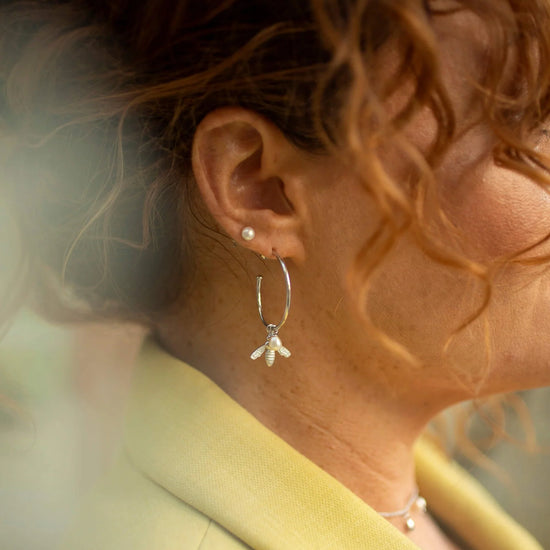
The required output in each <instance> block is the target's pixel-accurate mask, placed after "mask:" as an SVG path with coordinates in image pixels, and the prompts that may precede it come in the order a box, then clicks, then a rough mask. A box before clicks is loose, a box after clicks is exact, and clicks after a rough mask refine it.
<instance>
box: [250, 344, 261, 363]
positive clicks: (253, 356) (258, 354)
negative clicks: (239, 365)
mask: <svg viewBox="0 0 550 550" xmlns="http://www.w3.org/2000/svg"><path fill="white" fill-rule="evenodd" d="M264 351H265V344H263V345H262V346H260V347H259V348H258V349H256V350H254V351H253V352H252V354H251V355H250V359H253V360H256V359H258V357H261V356H262V353H263V352H264Z"/></svg>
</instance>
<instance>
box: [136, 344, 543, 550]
mask: <svg viewBox="0 0 550 550" xmlns="http://www.w3.org/2000/svg"><path fill="white" fill-rule="evenodd" d="M126 434H127V435H126V448H127V451H128V453H129V456H130V459H131V460H132V462H133V463H134V465H135V466H136V467H137V468H138V469H140V470H141V471H142V472H143V473H144V474H145V475H147V476H148V477H150V478H151V479H153V480H154V481H155V482H156V483H158V484H160V485H161V486H163V487H164V488H165V489H167V490H168V491H170V492H171V493H172V494H174V495H175V496H177V497H178V498H180V499H181V500H183V501H185V502H186V503H188V504H189V505H191V506H193V507H194V508H196V509H197V510H199V511H200V512H202V513H203V514H205V515H206V516H208V517H210V518H212V519H213V520H214V521H215V522H217V523H219V524H220V525H222V526H223V527H224V528H225V529H227V530H228V531H230V532H231V533H233V534H234V535H235V536H236V537H238V538H239V539H241V540H242V541H244V542H245V543H246V544H248V545H249V546H251V547H252V548H269V549H272V550H288V549H289V548H291V549H293V550H301V549H304V550H305V549H308V550H310V549H313V548H315V549H319V550H321V549H327V550H328V549H332V550H334V549H338V550H346V549H349V550H358V549H368V548H376V549H377V550H394V549H395V550H407V549H408V550H418V548H417V546H416V545H414V544H413V543H412V542H411V541H410V540H409V539H408V538H407V537H405V536H404V535H403V534H401V533H400V532H399V531H398V530H397V529H395V528H394V527H393V526H392V525H390V524H389V523H388V522H387V521H386V520H384V519H383V518H381V517H380V516H379V515H378V514H377V513H376V512H375V511H374V510H373V509H372V508H370V507H369V506H368V505H366V504H365V503H364V502H363V501H362V500H360V499H359V498H358V497H356V496H355V495H354V494H353V493H352V492H351V491H349V490H348V489H346V488H345V487H344V486H343V485H342V484H341V483H339V482H338V481H336V480H335V479H334V478H333V477H331V476H330V475H329V474H327V473H326V472H324V471H323V470H321V469H320V468H319V467H317V466H316V465H315V464H313V463H312V462H311V461H309V460H308V459H307V458H305V457H304V456H303V455H301V454H300V453H298V452H297V451H296V450H294V449H293V448H292V447H290V446H289V445H287V444H286V443H285V442H284V441H283V440H281V439H280V438H279V437H278V436H276V435H275V434H274V433H272V432H271V431H269V430H268V429H267V428H265V427H264V426H263V425H262V424H261V423H260V422H259V421H258V420H256V419H255V418H254V417H253V416H252V415H251V414H250V413H248V412H247V411H246V410H245V409H243V408H242V407H241V406H240V405H239V404H238V403H236V402H235V401H233V400H232V399H231V398H230V397H229V396H228V395H227V394H225V393H224V392H223V391H222V390H221V389H220V388H219V387H218V386H216V385H215V384H214V383H213V382H212V381H211V380H210V379H208V378H207V377H206V376H204V375H203V374H202V373H200V372H199V371H197V370H195V369H193V368H192V367H190V366H188V365H186V364H185V363H183V362H181V361H179V360H177V359H175V358H173V357H171V356H170V355H168V354H167V353H165V352H164V351H162V350H161V349H160V348H158V347H157V346H156V345H155V344H154V343H152V342H150V341H149V342H147V343H146V344H145V346H144V349H143V351H142V354H141V358H140V364H139V366H138V369H137V372H136V381H135V386H134V392H133V396H132V399H131V401H130V410H129V414H128V426H127V432H126ZM417 451H418V452H417V459H418V465H419V468H418V475H419V485H420V489H421V492H422V493H423V494H424V495H425V496H426V498H427V499H428V503H429V504H430V506H431V511H432V512H434V513H435V515H440V516H441V517H442V518H443V519H444V520H445V522H446V523H447V524H449V525H450V527H452V528H453V529H454V530H456V531H457V532H458V533H459V534H460V535H461V536H462V537H463V538H465V539H466V538H470V537H466V536H465V535H466V534H467V533H466V531H468V530H469V531H470V532H471V533H473V538H475V539H476V540H474V541H472V542H470V541H469V542H470V544H472V546H473V547H474V548H480V549H481V548H483V550H492V549H495V550H496V549H497V548H498V549H499V550H505V549H510V550H512V549H516V550H517V549H518V548H522V550H535V549H536V550H542V549H541V547H540V546H538V545H537V544H536V543H535V542H534V541H532V539H531V538H530V537H529V536H528V535H527V534H526V533H525V532H524V531H523V530H521V529H520V528H519V527H518V526H517V525H516V524H514V523H513V522H512V521H511V520H510V519H509V518H508V517H507V516H505V515H504V514H503V513H502V512H501V511H500V509H499V508H498V507H497V506H496V505H495V504H494V502H492V501H491V499H490V497H489V496H488V495H486V494H485V493H484V492H483V491H481V490H479V491H478V489H479V487H477V486H476V485H475V483H474V482H473V481H472V480H471V479H470V478H469V477H468V476H467V475H466V474H465V473H464V472H462V471H461V470H459V469H458V467H456V466H454V465H452V464H450V463H448V462H447V461H446V460H445V459H444V458H443V457H442V456H440V455H439V454H438V453H437V452H436V451H435V450H434V449H433V448H431V447H430V446H429V445H425V444H421V445H420V446H419V448H418V450H417ZM465 480H466V481H467V482H468V484H467V486H466V485H465V484H464V483H465ZM480 510H482V512H483V513H482V515H481V516H480ZM484 517H487V518H488V519H490V524H488V527H486V528H483V525H481V526H480V525H479V524H480V523H483V518H484ZM480 519H481V522H480ZM491 525H492V527H491V528H489V527H490V526H491ZM494 527H498V528H499V529H502V530H503V538H504V539H505V542H507V543H506V544H500V542H499V541H500V537H499V538H498V540H497V539H495V537H491V535H494V534H495V533H494V532H492V528H494ZM510 537H512V538H511V539H510ZM489 539H491V540H489ZM493 539H494V540H493ZM488 540H489V542H487V541H488ZM510 540H511V541H512V543H510ZM473 543H475V544H473ZM499 544H500V545H499Z"/></svg>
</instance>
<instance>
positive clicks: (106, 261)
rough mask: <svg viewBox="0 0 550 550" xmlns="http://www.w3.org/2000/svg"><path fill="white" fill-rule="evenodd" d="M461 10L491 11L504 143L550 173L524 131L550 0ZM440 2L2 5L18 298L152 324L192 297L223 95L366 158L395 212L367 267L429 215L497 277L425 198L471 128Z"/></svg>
mask: <svg viewBox="0 0 550 550" xmlns="http://www.w3.org/2000/svg"><path fill="white" fill-rule="evenodd" d="M454 4H455V5H456V9H461V8H467V9H471V10H472V11H474V12H476V13H477V14H478V15H479V16H480V18H481V19H482V20H483V21H484V22H485V25H486V27H487V31H488V35H489V37H490V41H489V46H488V51H487V56H486V59H487V62H486V63H487V65H486V66H487V71H486V76H485V78H484V79H483V81H482V82H477V83H476V86H477V88H478V92H479V98H480V101H481V102H482V103H483V105H484V115H485V116H486V117H487V118H488V120H489V121H490V123H491V124H492V126H493V128H494V131H495V133H496V135H497V136H498V137H499V143H500V145H499V146H498V147H497V149H496V150H495V155H496V156H497V158H498V160H499V161H500V162H502V163H504V164H505V165H507V166H510V167H512V168H514V169H517V170H520V171H523V172H525V173H528V174H529V175H530V176H532V177H533V178H534V179H535V181H538V182H540V184H541V185H545V184H546V183H547V182H546V180H545V175H544V174H543V173H542V171H541V170H540V169H538V168H537V165H539V166H540V165H542V164H543V163H544V159H542V158H540V157H539V156H538V155H537V153H536V152H534V151H533V150H531V148H530V147H528V145H527V144H526V141H525V140H524V138H523V136H525V135H526V132H527V131H529V130H532V128H533V127H535V126H536V125H537V124H538V123H539V122H540V120H543V119H546V118H547V117H548V115H549V114H550V94H549V89H550V8H549V6H548V3H547V2H545V1H542V0H462V1H460V2H458V1H457V2H455V3H454ZM437 5H438V2H423V1H421V0H407V1H400V0H356V1H352V0H347V1H346V0H344V1H341V0H333V1H331V0H311V2H304V1H299V0H292V1H291V0H288V1H282V0H263V1H261V2H257V1H256V2H251V1H248V0H225V1H220V0H201V2H192V1H190V0H155V1H154V2H153V1H150V0H143V1H141V2H131V1H130V0H116V1H113V0H109V1H108V0H78V1H77V0H65V1H61V0H56V1H53V0H49V1H45V0H26V1H10V2H3V4H2V7H1V8H0V139H1V140H2V142H3V143H4V144H5V147H4V150H5V151H7V152H5V154H4V155H2V156H3V157H5V159H4V161H5V162H4V165H3V168H5V169H4V171H3V172H2V174H3V175H2V181H1V182H0V193H1V195H2V196H3V199H4V200H7V201H8V203H9V204H10V205H11V208H12V212H13V215H14V217H15V218H16V221H17V224H18V227H19V229H20V236H21V241H22V244H23V246H22V257H21V264H20V269H19V272H18V274H17V277H16V283H17V288H19V292H16V291H15V286H14V287H12V288H10V298H11V300H10V301H9V302H10V305H11V307H12V309H13V308H15V307H16V306H17V305H18V304H19V303H20V301H21V299H22V298H23V297H24V296H28V295H29V292H32V296H33V297H34V301H35V304H37V305H38V307H39V308H40V309H41V310H42V311H44V312H45V313H47V314H49V315H50V316H51V317H56V318H62V317H67V318H69V317H71V316H72V317H73V318H86V317H91V316H95V317H101V318H121V319H134V320H138V321H142V322H148V321H151V320H152V319H153V318H154V317H155V315H156V314H158V313H160V312H162V311H164V310H165V309H166V308H168V307H170V306H171V305H173V304H174V303H175V302H177V300H178V299H180V298H181V297H182V295H183V297H184V289H185V282H186V281H188V280H189V278H190V274H191V273H192V272H193V250H192V248H191V247H190V246H189V244H188V242H187V239H186V235H187V234H188V231H189V227H190V226H191V225H197V224H200V223H203V222H202V221H201V220H198V219H196V215H195V210H194V208H193V201H194V200H195V196H194V190H193V178H192V173H191V168H190V158H189V157H190V147H191V141H192V138H193V134H194V130H195V127H196V125H197V123H198V122H199V121H200V120H201V118H202V117H203V116H205V114H206V113H208V112H209V111H211V110H212V109H215V108H216V107H220V106H225V105H240V106H243V107H245V108H248V109H252V110H254V111H256V112H258V113H260V114H262V115H263V116H265V117H267V118H269V119H270V120H271V121H273V122H274V123H275V124H276V125H277V126H278V127H279V128H280V129H281V130H282V131H283V132H284V133H285V134H286V136H287V137H288V138H289V139H290V140H292V141H293V142H294V143H295V144H296V145H297V146H298V147H301V148H303V149H305V150H308V151H312V152H315V153H319V154H323V153H325V152H326V151H329V150H330V151H332V152H338V154H342V155H346V156H347V157H349V159H350V160H351V161H352V162H353V163H354V164H355V166H356V168H357V171H358V172H359V173H361V175H362V177H363V179H364V181H365V185H366V186H368V189H369V191H370V193H371V194H372V196H373V197H374V199H375V200H376V202H377V204H378V205H379V208H380V212H381V223H380V227H379V230H378V231H377V232H375V234H374V235H373V236H372V237H371V238H370V240H369V242H368V243H366V245H365V248H364V250H363V252H362V253H361V255H360V256H359V258H358V261H357V269H356V271H357V276H358V280H362V281H365V280H367V279H368V275H369V273H371V272H372V271H373V269H374V268H375V267H376V266H377V265H378V264H379V263H380V262H381V261H382V260H383V258H384V255H385V253H386V252H387V250H389V248H391V246H392V244H393V243H394V242H395V240H396V239H397V238H398V236H399V234H400V233H401V232H402V231H403V229H404V228H405V227H410V226H411V225H415V226H416V227H417V230H416V235H417V237H418V239H419V242H420V243H421V245H422V246H423V248H424V249H425V250H426V252H427V253H428V254H430V255H432V257H434V258H435V259H437V260H438V261H442V262H445V263H448V264H449V265H452V266H455V267H457V268H460V269H470V270H472V271H473V272H474V273H475V274H476V276H479V277H480V278H483V277H486V273H485V272H484V270H483V268H481V267H480V266H477V265H475V264H474V263H473V262H471V261H469V260H467V259H466V258H461V257H460V256H457V255H456V254H453V253H451V252H450V251H448V250H446V249H445V247H444V244H442V243H439V242H437V239H435V238H434V237H433V235H430V234H429V232H428V231H426V230H425V228H423V226H422V220H419V219H417V212H418V211H419V209H418V208H416V207H415V205H414V201H418V200H419V197H420V199H421V197H422V196H423V191H422V190H423V187H426V186H429V185H431V182H432V180H433V174H432V172H431V170H432V167H433V166H434V165H435V164H436V163H437V160H438V158H440V156H441V154H442V152H443V151H444V150H445V147H446V146H447V145H448V144H449V143H450V141H451V139H452V138H453V135H454V132H455V124H454V112H453V109H452V106H451V103H450V101H449V98H448V95H447V92H446V90H445V89H444V86H443V85H442V83H441V78H440V72H439V64H440V61H441V60H440V59H439V56H438V49H437V40H436V38H435V36H434V33H433V30H432V27H431V24H430V19H431V17H432V16H433V11H434V10H436V9H437ZM453 9H454V8H453ZM390 38H391V39H393V40H395V43H396V44H397V46H398V51H399V54H400V60H401V62H400V64H399V67H398V70H397V71H395V72H393V73H392V74H391V75H390V76H389V77H388V78H387V79H386V80H384V81H383V82H377V81H373V80H372V79H371V70H372V67H373V65H374V63H375V62H376V59H377V55H378V52H379V50H380V48H381V47H382V45H383V44H384V43H385V42H386V41H387V40H388V39H390ZM510 43H514V44H517V48H515V49H514V55H517V59H515V61H514V70H515V75H516V78H515V81H516V82H520V83H521V84H522V85H521V86H516V87H510V85H509V82H505V81H504V80H505V79H504V76H503V74H502V70H501V68H502V67H503V66H505V65H507V64H508V63H509V62H510V56H511V55H512V54H511V53H510V48H509V47H508V45H509V44H510ZM405 81H406V82H408V83H411V82H412V83H413V84H414V93H412V94H411V95H410V97H409V100H408V102H407V103H406V104H405V105H404V106H403V107H402V108H401V109H400V110H399V112H398V113H394V114H393V115H392V116H391V117H389V116H388V115H387V113H386V110H385V100H386V99H387V98H388V97H389V96H390V95H391V94H392V93H393V92H394V91H395V90H396V89H398V88H399V87H400V86H401V85H402V84H403V83H404V82H405ZM424 108H429V109H430V110H431V111H432V112H433V114H434V116H435V118H436V120H437V121H438V131H437V135H436V138H435V139H434V141H433V144H432V147H431V149H430V150H429V151H428V152H424V153H422V154H420V153H419V151H417V150H415V148H414V147H412V146H411V144H410V143H408V142H407V141H406V140H405V139H404V138H402V137H400V134H399V132H400V129H401V128H403V126H404V125H405V124H406V123H407V121H409V120H410V119H411V118H412V117H413V116H414V115H415V114H416V113H417V112H418V111H419V110H420V109H424ZM365 120H367V121H368V122H369V124H368V125H367V127H368V128H369V132H367V133H366V132H365V127H366V126H365V124H364V122H365ZM388 137H391V138H392V139H393V140H394V142H395V144H396V146H398V147H400V148H401V149H402V152H403V154H404V155H405V156H406V157H407V158H409V159H410V161H411V174H412V175H413V176H414V177H412V178H411V182H412V183H411V186H413V187H414V192H411V189H412V187H408V188H406V187H405V186H403V185H402V183H401V182H396V181H393V180H392V178H391V177H390V175H389V174H388V173H387V172H386V170H385V168H384V165H383V163H382V161H381V159H380V158H378V148H377V147H376V146H375V145H374V144H376V143H379V142H380V139H387V138H388ZM396 212H398V213H399V214H398V215H396ZM488 288H489V286H488ZM488 296H489V290H488V292H487V299H488ZM475 314H477V312H474V314H473V315H475ZM466 322H467V321H466Z"/></svg>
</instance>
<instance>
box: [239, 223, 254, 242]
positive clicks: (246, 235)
mask: <svg viewBox="0 0 550 550" xmlns="http://www.w3.org/2000/svg"><path fill="white" fill-rule="evenodd" d="M255 236H256V231H254V228H252V227H250V226H248V225H247V226H246V227H245V228H244V229H243V230H242V231H241V237H242V238H243V240H245V241H251V240H252V239H253V238H254V237H255Z"/></svg>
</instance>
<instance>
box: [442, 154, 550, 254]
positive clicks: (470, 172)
mask: <svg viewBox="0 0 550 550" xmlns="http://www.w3.org/2000/svg"><path fill="white" fill-rule="evenodd" d="M442 189H443V191H442V197H443V201H442V202H443V204H444V208H445V211H446V213H447V215H448V217H449V219H450V220H451V222H452V223H453V225H455V227H456V228H457V229H458V231H459V232H460V233H461V234H462V235H463V236H464V240H465V243H466V247H467V249H468V251H469V252H472V253H473V254H474V255H475V256H476V257H479V256H481V259H485V260H491V259H496V258H500V257H509V256H511V255H514V254H517V253H519V252H522V251H524V250H525V249H527V248H529V247H531V246H533V245H536V244H537V243H538V242H539V241H541V240H543V239H544V238H545V237H546V236H547V235H548V234H549V233H550V197H549V195H548V193H547V192H546V191H545V190H544V189H542V188H541V187H539V186H538V185H537V184H535V183H534V182H533V181H532V180H530V179H528V178H527V177H525V176H522V175H520V174H518V173H516V172H513V171H511V170H507V169H504V168H502V167H499V166H496V165H495V164H494V162H493V161H492V159H487V160H484V161H482V162H479V163H476V165H475V166H473V167H470V168H469V169H467V170H465V171H464V172H463V173H462V174H461V175H460V177H459V178H457V180H456V182H453V183H451V184H450V185H446V184H445V182H442ZM541 247H542V248H544V247H548V245H541ZM536 250H537V252H539V253H540V252H546V251H543V250H542V249H541V250H539V248H537V249H536Z"/></svg>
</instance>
